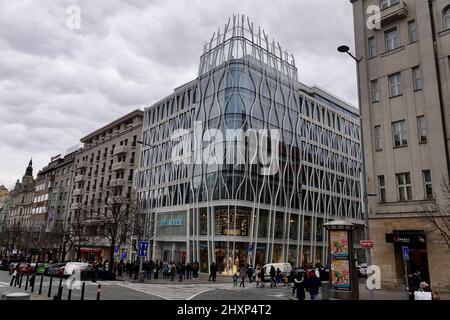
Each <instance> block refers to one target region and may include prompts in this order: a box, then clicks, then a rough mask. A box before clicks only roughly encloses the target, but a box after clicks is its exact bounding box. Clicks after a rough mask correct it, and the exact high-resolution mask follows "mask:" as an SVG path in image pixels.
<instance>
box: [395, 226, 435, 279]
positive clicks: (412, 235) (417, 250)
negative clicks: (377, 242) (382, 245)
mask: <svg viewBox="0 0 450 320" xmlns="http://www.w3.org/2000/svg"><path fill="white" fill-rule="evenodd" d="M386 242H388V243H393V244H394V254H395V272H396V278H397V279H398V280H399V282H402V281H403V279H404V264H403V253H402V247H403V246H407V247H408V248H409V261H408V262H407V267H408V274H414V273H417V272H420V275H421V276H420V278H421V280H422V281H426V282H427V283H430V273H429V269H428V254H427V244H426V237H425V232H424V231H423V230H394V231H393V232H392V233H389V234H386Z"/></svg>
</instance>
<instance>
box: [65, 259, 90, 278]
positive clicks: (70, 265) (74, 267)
mask: <svg viewBox="0 0 450 320" xmlns="http://www.w3.org/2000/svg"><path fill="white" fill-rule="evenodd" d="M91 270H92V266H91V265H90V264H89V263H85V262H67V263H66V266H65V267H64V275H65V276H70V275H72V274H73V273H74V271H75V272H76V271H79V272H80V274H81V273H87V272H89V271H91Z"/></svg>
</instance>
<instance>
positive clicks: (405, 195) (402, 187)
mask: <svg viewBox="0 0 450 320" xmlns="http://www.w3.org/2000/svg"><path fill="white" fill-rule="evenodd" d="M396 176H397V192H398V199H399V201H406V200H412V190H411V176H410V174H409V172H406V173H399V174H397V175H396Z"/></svg>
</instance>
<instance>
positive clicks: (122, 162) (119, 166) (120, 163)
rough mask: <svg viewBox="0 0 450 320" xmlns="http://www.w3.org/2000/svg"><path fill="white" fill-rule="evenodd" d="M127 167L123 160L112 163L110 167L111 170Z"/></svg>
mask: <svg viewBox="0 0 450 320" xmlns="http://www.w3.org/2000/svg"><path fill="white" fill-rule="evenodd" d="M126 168H127V164H126V162H124V161H121V162H117V163H114V164H113V165H112V167H111V169H112V171H121V170H125V169H126Z"/></svg>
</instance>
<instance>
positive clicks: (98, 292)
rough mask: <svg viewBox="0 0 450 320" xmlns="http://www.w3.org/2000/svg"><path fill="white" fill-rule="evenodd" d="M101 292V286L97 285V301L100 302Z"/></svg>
mask: <svg viewBox="0 0 450 320" xmlns="http://www.w3.org/2000/svg"><path fill="white" fill-rule="evenodd" d="M101 292H102V285H101V284H100V283H99V284H98V285H97V300H100V293H101Z"/></svg>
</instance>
